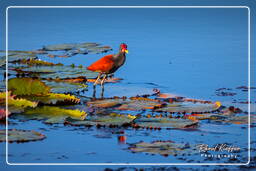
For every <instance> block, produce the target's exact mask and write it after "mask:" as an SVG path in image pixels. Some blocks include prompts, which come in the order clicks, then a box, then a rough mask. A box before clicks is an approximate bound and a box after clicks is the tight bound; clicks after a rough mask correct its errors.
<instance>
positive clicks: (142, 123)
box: [134, 118, 198, 128]
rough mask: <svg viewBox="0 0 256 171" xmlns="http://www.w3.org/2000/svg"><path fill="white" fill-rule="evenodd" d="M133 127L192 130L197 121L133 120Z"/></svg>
mask: <svg viewBox="0 0 256 171" xmlns="http://www.w3.org/2000/svg"><path fill="white" fill-rule="evenodd" d="M134 126H135V127H142V128H191V127H192V128H194V127H197V126H198V121H192V120H189V119H181V118H137V119H135V120H134Z"/></svg>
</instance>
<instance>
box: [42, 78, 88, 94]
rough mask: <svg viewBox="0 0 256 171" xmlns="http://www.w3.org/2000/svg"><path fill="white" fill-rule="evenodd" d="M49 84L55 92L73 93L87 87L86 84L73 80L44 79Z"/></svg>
mask: <svg viewBox="0 0 256 171" xmlns="http://www.w3.org/2000/svg"><path fill="white" fill-rule="evenodd" d="M42 81H43V82H44V83H45V84H46V85H47V86H49V87H50V88H51V92H53V93H73V92H79V91H83V90H86V89H87V87H88V86H87V85H86V84H82V83H72V82H62V81H59V82H56V81H46V80H42Z"/></svg>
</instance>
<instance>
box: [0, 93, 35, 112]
mask: <svg viewBox="0 0 256 171" xmlns="http://www.w3.org/2000/svg"><path fill="white" fill-rule="evenodd" d="M5 105H6V93H5V92H1V93H0V106H1V107H3V108H5ZM36 106H37V102H32V101H29V100H27V99H21V98H17V97H15V96H12V95H11V94H10V92H8V112H11V113H20V112H23V111H24V110H25V108H27V107H32V108H34V107H36Z"/></svg>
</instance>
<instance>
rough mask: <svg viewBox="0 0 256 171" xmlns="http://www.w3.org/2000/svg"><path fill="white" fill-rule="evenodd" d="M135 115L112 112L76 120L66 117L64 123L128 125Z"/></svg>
mask: <svg viewBox="0 0 256 171" xmlns="http://www.w3.org/2000/svg"><path fill="white" fill-rule="evenodd" d="M134 119H135V117H133V116H131V115H120V114H115V113H112V114H110V115H104V116H91V117H87V118H86V119H85V120H82V121H77V120H72V119H67V120H66V123H67V124H70V125H73V126H108V127H121V126H129V125H131V123H132V121H133V120H134Z"/></svg>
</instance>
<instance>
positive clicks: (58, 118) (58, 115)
mask: <svg viewBox="0 0 256 171" xmlns="http://www.w3.org/2000/svg"><path fill="white" fill-rule="evenodd" d="M86 115H87V114H86V113H85V112H84V111H80V110H72V109H63V108H59V107H53V106H42V107H37V108H34V109H26V110H25V112H24V113H22V114H19V115H13V117H14V118H17V119H21V120H28V119H37V120H44V122H45V123H64V122H65V119H66V118H68V117H69V118H72V119H76V120H83V119H84V118H85V117H86Z"/></svg>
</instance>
